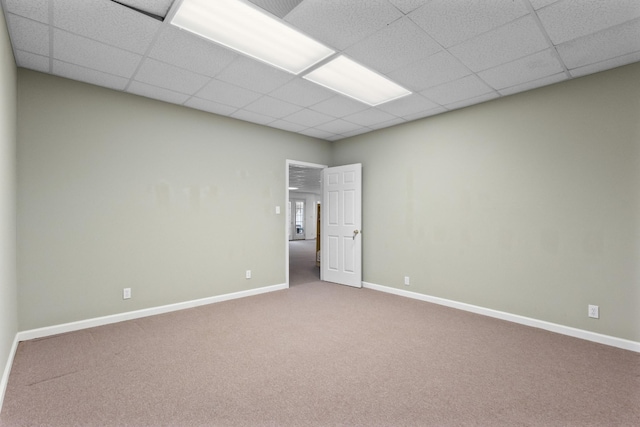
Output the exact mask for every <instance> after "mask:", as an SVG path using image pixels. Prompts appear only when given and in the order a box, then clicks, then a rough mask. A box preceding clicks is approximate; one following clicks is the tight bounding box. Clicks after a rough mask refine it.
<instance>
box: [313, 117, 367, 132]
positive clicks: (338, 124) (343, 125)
mask: <svg viewBox="0 0 640 427" xmlns="http://www.w3.org/2000/svg"><path fill="white" fill-rule="evenodd" d="M361 128H362V126H361V125H358V124H355V123H352V122H348V121H346V120H342V119H337V120H333V121H331V122H327V123H323V124H321V125H318V126H316V129H320V130H323V131H325V132H331V133H334V134H335V133H340V134H342V133H346V132H352V131H354V130H357V129H361Z"/></svg>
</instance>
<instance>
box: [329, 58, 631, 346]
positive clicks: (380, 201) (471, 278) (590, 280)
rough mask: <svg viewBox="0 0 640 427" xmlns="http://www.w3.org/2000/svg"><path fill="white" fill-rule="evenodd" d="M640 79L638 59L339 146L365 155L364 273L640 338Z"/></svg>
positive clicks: (337, 155)
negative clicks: (592, 309)
mask: <svg viewBox="0 0 640 427" xmlns="http://www.w3.org/2000/svg"><path fill="white" fill-rule="evenodd" d="M639 81H640V64H635V65H631V66H627V67H623V68H619V69H615V70H611V71H608V72H604V73H600V74H596V75H592V76H588V77H584V78H580V79H576V80H572V81H569V82H566V83H561V84H557V85H554V86H550V87H546V88H542V89H539V90H535V91H531V92H527V93H522V94H518V95H514V96H511V97H507V98H503V99H500V100H497V101H494V102H488V103H485V104H482V105H478V106H474V107H470V108H466V109H463V110H459V111H455V112H451V113H447V114H443V115H440V116H436V117H432V118H428V119H425V120H422V121H417V122H413V123H409V124H406V125H402V126H397V127H394V128H390V129H385V130H381V131H379V132H374V133H371V134H365V135H361V136H358V137H354V138H351V139H349V140H344V141H339V142H337V143H335V148H334V152H333V156H334V164H346V163H352V162H361V163H363V181H364V187H363V212H364V213H363V238H364V240H363V245H364V246H363V265H364V280H365V281H367V282H371V283H375V284H379V285H385V286H391V287H396V288H401V289H406V290H410V291H415V292H419V293H423V294H428V295H432V296H437V297H442V298H447V299H451V300H455V301H459V302H465V303H469V304H474V305H478V306H482V307H487V308H492V309H496V310H501V311H505V312H509V313H514V314H518V315H522V316H527V317H532V318H535V319H541V320H545V321H549V322H554V323H558V324H562V325H567V326H571V327H576V328H580V329H584V330H588V331H594V332H598V333H603V334H607V335H612V336H616V337H620V338H625V339H630V340H634V341H640V85H639V84H638V82H639ZM404 276H410V277H411V286H410V287H405V286H404V285H403V277H404ZM588 304H596V305H599V306H600V314H601V318H600V319H599V320H593V319H589V318H587V305H588Z"/></svg>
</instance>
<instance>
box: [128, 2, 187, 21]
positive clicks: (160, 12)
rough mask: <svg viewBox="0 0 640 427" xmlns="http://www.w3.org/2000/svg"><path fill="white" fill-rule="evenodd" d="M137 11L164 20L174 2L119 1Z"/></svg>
mask: <svg viewBox="0 0 640 427" xmlns="http://www.w3.org/2000/svg"><path fill="white" fill-rule="evenodd" d="M117 1H118V2H119V3H122V4H126V5H127V6H131V7H133V8H136V9H140V10H143V11H145V12H148V13H151V14H153V15H156V16H159V17H162V18H164V17H165V16H167V13H168V12H169V8H170V7H171V4H172V3H173V2H174V0H117Z"/></svg>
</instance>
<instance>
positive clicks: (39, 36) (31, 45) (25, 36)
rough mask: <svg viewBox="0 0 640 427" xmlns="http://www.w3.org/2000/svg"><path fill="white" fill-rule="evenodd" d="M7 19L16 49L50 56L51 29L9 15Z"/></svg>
mask: <svg viewBox="0 0 640 427" xmlns="http://www.w3.org/2000/svg"><path fill="white" fill-rule="evenodd" d="M7 18H8V19H7V21H8V22H7V24H8V25H9V26H10V28H11V42H12V43H13V47H14V48H15V49H20V50H24V51H25V52H31V53H37V54H38V55H46V56H49V27H47V26H46V25H44V24H41V23H39V22H35V21H32V20H30V19H26V18H23V17H21V16H17V15H11V14H9V15H8V16H7Z"/></svg>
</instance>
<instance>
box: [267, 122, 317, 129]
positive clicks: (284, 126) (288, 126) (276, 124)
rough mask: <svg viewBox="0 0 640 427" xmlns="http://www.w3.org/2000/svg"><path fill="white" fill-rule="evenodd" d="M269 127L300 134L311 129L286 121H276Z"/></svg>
mask: <svg viewBox="0 0 640 427" xmlns="http://www.w3.org/2000/svg"><path fill="white" fill-rule="evenodd" d="M269 126H271V127H274V128H278V129H282V130H286V131H289V132H300V131H301V130H303V129H306V128H308V127H309V126H303V125H300V124H297V123H291V122H288V121H286V120H276V121H275V122H271V123H269Z"/></svg>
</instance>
